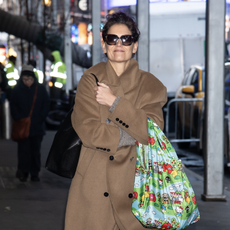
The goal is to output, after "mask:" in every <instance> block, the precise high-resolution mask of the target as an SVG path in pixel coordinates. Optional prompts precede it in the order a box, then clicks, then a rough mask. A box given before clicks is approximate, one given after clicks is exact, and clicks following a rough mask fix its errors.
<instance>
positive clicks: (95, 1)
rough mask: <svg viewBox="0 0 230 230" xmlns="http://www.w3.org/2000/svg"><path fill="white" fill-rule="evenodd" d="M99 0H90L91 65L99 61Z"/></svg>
mask: <svg viewBox="0 0 230 230" xmlns="http://www.w3.org/2000/svg"><path fill="white" fill-rule="evenodd" d="M100 25H101V0H92V26H93V29H92V30H93V48H92V63H93V65H95V64H97V63H99V62H100V61H101V55H100V54H101V36H100Z"/></svg>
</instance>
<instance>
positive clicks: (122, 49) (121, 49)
mask: <svg viewBox="0 0 230 230" xmlns="http://www.w3.org/2000/svg"><path fill="white" fill-rule="evenodd" d="M107 34H114V35H117V36H118V37H121V36H122V35H132V33H131V31H130V30H129V28H128V27H127V26H126V25H124V24H115V25H113V26H111V27H110V29H109V30H108V33H107ZM101 44H102V49H103V52H104V53H107V57H108V59H109V60H110V61H111V62H120V63H121V62H127V61H129V60H130V59H131V58H132V54H133V53H136V51H137V47H138V42H136V43H132V44H131V45H130V46H124V45H122V43H121V40H120V39H119V40H118V41H117V43H116V44H115V45H108V44H107V43H106V42H104V41H103V40H102V41H101Z"/></svg>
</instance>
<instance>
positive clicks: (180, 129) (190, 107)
mask: <svg viewBox="0 0 230 230" xmlns="http://www.w3.org/2000/svg"><path fill="white" fill-rule="evenodd" d="M224 76H225V79H224V80H225V108H224V109H225V124H224V127H225V128H224V132H225V134H224V137H225V141H224V143H225V155H226V157H227V159H228V162H230V153H229V151H230V150H229V141H230V140H229V137H230V135H229V130H230V127H229V124H230V109H229V108H230V62H226V63H225V75H224ZM204 97H205V68H204V67H203V66H200V65H193V66H191V67H190V68H189V70H188V71H187V73H186V74H185V76H184V79H183V80H182V83H181V85H180V87H179V88H178V90H177V93H176V98H204ZM183 103H184V105H183V104H182V102H178V115H179V116H178V117H177V119H178V120H177V139H181V138H183V139H185V138H186V139H188V138H191V136H192V137H196V138H199V139H200V142H198V143H197V148H198V150H199V152H202V149H203V142H204V138H203V133H204V132H203V125H204V109H205V108H204V104H203V101H200V102H195V103H194V102H193V103H191V102H183ZM183 106H184V108H183ZM183 115H184V119H183ZM182 133H183V136H182ZM189 145H190V142H181V143H178V146H179V147H180V148H188V147H189Z"/></svg>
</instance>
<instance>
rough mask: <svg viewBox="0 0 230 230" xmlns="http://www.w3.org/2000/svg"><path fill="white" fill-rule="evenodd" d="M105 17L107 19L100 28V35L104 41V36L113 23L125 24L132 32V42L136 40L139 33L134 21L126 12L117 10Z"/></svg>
mask: <svg viewBox="0 0 230 230" xmlns="http://www.w3.org/2000/svg"><path fill="white" fill-rule="evenodd" d="M106 19H107V22H106V23H105V25H104V27H103V29H102V37H103V40H104V41H105V36H106V35H107V33H108V31H109V29H110V27H111V26H113V25H115V24H123V25H126V26H127V27H128V29H129V30H130V31H131V33H132V36H133V40H134V42H137V41H138V39H139V37H140V34H141V33H140V31H139V29H138V27H137V24H136V22H135V21H134V20H133V19H132V18H131V17H130V16H128V15H127V14H126V13H124V12H120V11H119V12H117V13H114V14H108V15H107V16H106Z"/></svg>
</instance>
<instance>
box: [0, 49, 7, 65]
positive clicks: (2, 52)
mask: <svg viewBox="0 0 230 230" xmlns="http://www.w3.org/2000/svg"><path fill="white" fill-rule="evenodd" d="M5 60H6V48H0V62H1V63H2V64H3V65H4V64H5Z"/></svg>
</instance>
